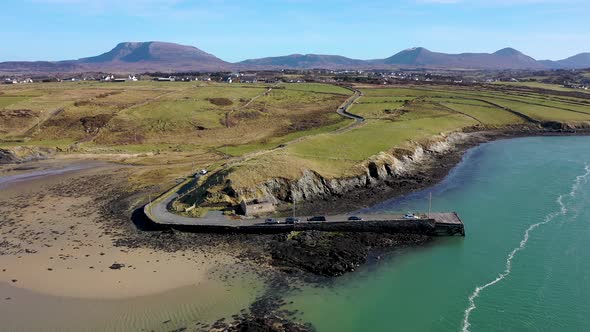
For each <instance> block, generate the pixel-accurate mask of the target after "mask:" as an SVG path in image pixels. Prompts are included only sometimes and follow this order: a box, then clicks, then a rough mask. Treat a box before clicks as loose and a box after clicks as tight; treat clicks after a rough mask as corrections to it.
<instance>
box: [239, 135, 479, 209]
mask: <svg viewBox="0 0 590 332" xmlns="http://www.w3.org/2000/svg"><path fill="white" fill-rule="evenodd" d="M467 136H468V134H464V133H454V134H451V135H449V136H442V135H441V136H438V137H437V138H436V139H432V140H431V141H430V142H429V143H427V144H425V145H421V144H418V143H415V144H414V146H413V148H412V149H408V150H406V149H395V150H392V151H390V152H381V153H379V154H377V155H375V156H373V157H371V158H370V159H369V160H367V161H366V162H364V163H363V164H362V165H361V166H362V167H361V168H360V169H361V172H360V174H359V175H357V176H352V177H343V178H326V177H324V176H322V175H321V174H318V173H317V172H314V171H312V170H304V171H303V176H301V177H300V178H299V179H297V180H288V179H284V178H273V179H270V180H267V181H266V182H264V183H263V184H261V185H259V186H257V187H255V188H231V189H232V192H234V193H235V194H236V195H237V196H238V197H247V198H257V197H264V198H266V199H268V198H269V197H270V198H272V199H274V200H276V201H278V202H293V201H295V202H305V201H310V200H314V199H324V198H329V197H340V196H343V195H345V194H346V193H347V192H350V191H353V190H356V189H359V188H368V187H371V186H374V185H378V184H382V183H384V182H386V181H388V180H390V179H394V178H400V177H411V175H412V174H413V173H414V172H416V171H418V170H420V169H424V167H427V166H428V163H429V161H430V160H431V159H432V157H433V155H436V154H443V153H445V152H447V151H449V150H452V149H453V148H454V146H455V145H456V144H457V143H460V142H462V141H464V140H465V139H466V137H467Z"/></svg>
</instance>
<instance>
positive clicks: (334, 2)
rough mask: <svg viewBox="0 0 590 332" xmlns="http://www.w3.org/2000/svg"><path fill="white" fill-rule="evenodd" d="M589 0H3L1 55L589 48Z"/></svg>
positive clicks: (548, 52) (550, 51) (356, 54)
mask: <svg viewBox="0 0 590 332" xmlns="http://www.w3.org/2000/svg"><path fill="white" fill-rule="evenodd" d="M589 13H590V1H588V0H398V1H395V0H389V1H388V0H364V1H363V0H356V1H352V0H257V1H250V0H241V1H239V0H198V1H195V0H102V1H101V0H3V1H2V2H1V3H0V20H1V22H2V29H0V40H2V44H3V45H2V48H0V61H8V60H64V59H77V58H80V57H85V56H93V55H97V54H100V53H103V52H106V51H108V50H110V49H111V48H113V47H114V46H115V44H117V43H118V42H121V41H151V40H161V41H170V42H176V43H181V44H187V45H193V46H196V47H199V48H200V49H202V50H204V51H207V52H209V53H212V54H215V55H216V56H218V57H220V58H222V59H224V60H227V61H239V60H244V59H248V58H256V57H262V56H276V55H286V54H291V53H318V54H339V55H344V56H348V57H352V58H359V59H373V58H384V57H388V56H390V55H392V54H394V53H396V52H398V51H400V50H402V49H406V48H410V47H414V46H423V47H426V48H428V49H430V50H433V51H440V52H449V53H459V52H467V51H472V52H494V51H496V50H498V49H500V48H503V47H507V46H510V47H514V48H516V49H519V50H521V51H523V52H524V53H526V54H528V55H531V56H533V57H535V58H537V59H553V60H555V59H561V58H565V57H568V56H571V55H574V54H577V53H580V52H590V25H588V23H587V22H588V14H589Z"/></svg>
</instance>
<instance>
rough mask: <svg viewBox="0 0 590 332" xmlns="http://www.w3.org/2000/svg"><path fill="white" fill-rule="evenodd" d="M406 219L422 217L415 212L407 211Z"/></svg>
mask: <svg viewBox="0 0 590 332" xmlns="http://www.w3.org/2000/svg"><path fill="white" fill-rule="evenodd" d="M404 219H420V217H418V216H417V215H415V214H413V213H406V214H404Z"/></svg>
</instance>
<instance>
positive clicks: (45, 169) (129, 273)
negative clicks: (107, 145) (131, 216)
mask: <svg viewBox="0 0 590 332" xmlns="http://www.w3.org/2000/svg"><path fill="white" fill-rule="evenodd" d="M51 170H57V171H51ZM50 173H51V175H48V174H50ZM127 176H128V167H124V166H118V165H114V164H107V163H100V162H91V161H85V162H79V163H71V162H68V163H67V164H64V163H63V162H60V161H44V162H38V163H31V164H26V165H11V166H6V165H5V166H3V167H1V168H0V180H1V179H4V181H3V182H0V186H1V187H0V321H2V327H0V330H2V329H5V328H6V329H8V330H19V329H21V330H35V329H41V330H46V329H49V330H51V329H55V330H67V329H72V330H79V328H80V327H81V326H85V328H88V326H92V327H93V328H96V329H97V330H104V329H108V330H125V329H126V328H132V329H139V328H143V327H145V328H150V329H152V328H154V327H153V324H156V325H158V324H160V323H159V322H160V321H159V320H161V319H162V320H163V321H165V320H166V319H163V318H162V317H163V316H166V315H169V314H170V313H171V312H172V311H171V310H173V311H179V312H183V310H184V311H187V310H188V311H191V312H193V311H194V314H192V315H191V314H187V315H184V316H183V319H188V318H192V319H198V320H206V317H205V316H207V317H208V319H217V318H219V317H224V316H225V315H228V314H232V313H235V312H238V311H239V309H240V308H244V307H246V306H247V305H248V304H249V303H250V302H251V301H252V299H253V298H254V297H255V295H256V289H257V288H259V285H257V283H256V282H253V281H252V280H249V277H248V276H247V273H246V272H244V273H242V274H241V277H240V278H237V279H234V280H239V281H235V282H234V284H235V285H234V286H232V285H231V284H228V283H227V282H222V281H220V280H219V279H220V278H219V273H220V272H218V273H217V276H215V273H214V271H225V272H227V271H231V270H233V269H236V268H235V266H236V263H237V261H236V258H235V256H234V255H230V254H228V253H226V252H224V251H221V250H220V251H214V250H191V249H190V248H175V249H174V250H164V249H160V248H157V246H156V247H154V246H120V245H116V244H117V240H120V239H121V238H122V235H123V234H124V233H125V232H131V233H132V232H133V229H132V228H133V225H132V224H131V221H130V220H127V221H126V222H127V225H126V226H125V227H129V229H125V227H119V226H118V224H117V222H115V221H111V220H108V218H105V214H104V213H103V211H101V209H100V208H101V207H103V205H101V204H104V203H105V202H104V199H105V197H108V196H109V194H110V192H109V190H113V188H116V187H117V186H118V185H119V184H121V183H123V182H125V181H124V179H126V177H127ZM9 179H10V180H11V181H9ZM117 190H118V189H117ZM113 194H114V193H113ZM248 280H249V281H248ZM246 281H248V282H249V283H252V284H251V285H248V286H247V287H243V286H240V283H242V282H246ZM234 287H237V288H236V289H233V288H234ZM230 288H231V289H233V291H232V292H228V289H230ZM173 295H174V296H173ZM131 308H132V309H131ZM25 313H26V314H25ZM148 313H149V314H148ZM32 314H35V316H31V317H35V318H34V319H30V318H26V317H27V316H29V315H32ZM209 316H210V317H209ZM68 317H69V318H68ZM74 317H80V318H83V319H82V322H80V324H81V325H78V323H76V322H75V321H76V320H77V319H73V318H74ZM177 317H180V316H177ZM93 322H95V323H93ZM101 322H102V323H101ZM105 322H113V324H111V325H108V324H106V323H105ZM117 322H118V323H117ZM74 323H75V324H74ZM173 323H174V324H176V323H178V321H175V322H173ZM105 324H106V325H105ZM150 324H152V325H150ZM167 324H169V325H174V324H170V323H167ZM76 327H78V328H76ZM100 327H103V328H100ZM171 327H172V326H167V327H166V328H171Z"/></svg>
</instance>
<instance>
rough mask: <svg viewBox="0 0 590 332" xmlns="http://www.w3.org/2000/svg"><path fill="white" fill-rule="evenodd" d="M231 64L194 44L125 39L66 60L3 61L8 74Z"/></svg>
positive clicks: (201, 67) (188, 68)
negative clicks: (99, 51) (98, 51)
mask: <svg viewBox="0 0 590 332" xmlns="http://www.w3.org/2000/svg"><path fill="white" fill-rule="evenodd" d="M230 67H231V64H230V63H228V62H225V61H223V60H221V59H219V58H217V57H215V56H214V55H211V54H209V53H206V52H204V51H201V50H200V49H198V48H196V47H193V46H185V45H179V44H173V43H165V42H125V43H120V44H118V45H117V46H115V48H113V49H112V50H110V51H108V52H106V53H103V54H101V55H97V56H93V57H88V58H82V59H78V60H66V61H56V62H48V61H39V62H2V63H0V72H5V73H57V72H62V73H68V72H82V71H103V72H125V73H128V72H145V71H162V72H173V71H217V70H224V69H227V68H230Z"/></svg>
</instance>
